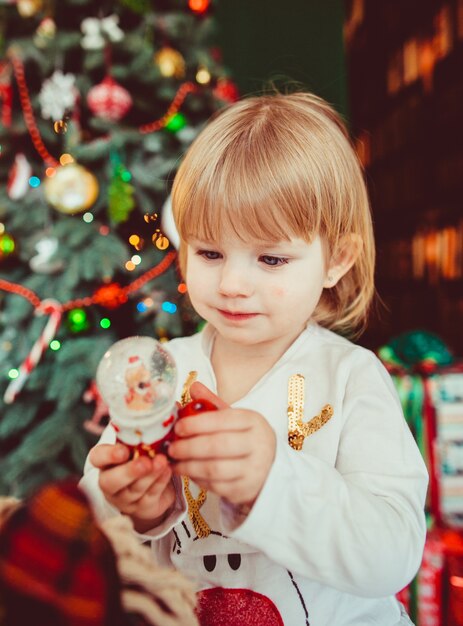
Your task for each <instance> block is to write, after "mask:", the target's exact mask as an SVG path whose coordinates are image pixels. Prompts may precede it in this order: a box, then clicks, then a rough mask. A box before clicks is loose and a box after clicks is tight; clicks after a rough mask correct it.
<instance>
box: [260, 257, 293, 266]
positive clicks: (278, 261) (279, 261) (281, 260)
mask: <svg viewBox="0 0 463 626" xmlns="http://www.w3.org/2000/svg"><path fill="white" fill-rule="evenodd" d="M259 260H260V261H262V263H264V264H265V265H270V266H271V267H276V266H278V265H284V264H285V263H287V262H288V259H287V258H285V257H281V256H270V255H269V254H264V255H263V256H261V257H260V259H259Z"/></svg>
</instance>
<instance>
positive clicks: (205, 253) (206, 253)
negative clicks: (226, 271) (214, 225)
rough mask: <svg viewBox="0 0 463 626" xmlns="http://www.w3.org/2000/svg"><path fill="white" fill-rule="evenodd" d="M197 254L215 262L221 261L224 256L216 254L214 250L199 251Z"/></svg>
mask: <svg viewBox="0 0 463 626" xmlns="http://www.w3.org/2000/svg"><path fill="white" fill-rule="evenodd" d="M196 254H197V255H199V256H202V257H204V258H205V259H208V260H209V261H215V260H216V259H220V258H221V256H222V255H221V254H220V252H214V250H198V252H197V253H196Z"/></svg>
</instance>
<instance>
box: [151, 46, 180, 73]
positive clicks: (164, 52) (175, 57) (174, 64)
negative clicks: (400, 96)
mask: <svg viewBox="0 0 463 626" xmlns="http://www.w3.org/2000/svg"><path fill="white" fill-rule="evenodd" d="M154 62H155V63H156V65H157V66H158V67H159V71H160V72H161V74H162V75H163V76H164V77H165V78H185V59H184V58H183V56H182V55H181V54H180V52H179V51H178V50H174V48H169V47H165V48H161V50H159V52H156V54H155V55H154Z"/></svg>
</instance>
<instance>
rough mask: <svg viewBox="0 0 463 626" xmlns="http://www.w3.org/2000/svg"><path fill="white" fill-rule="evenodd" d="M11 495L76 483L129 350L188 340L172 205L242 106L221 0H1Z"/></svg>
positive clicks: (2, 298) (1, 212)
mask: <svg viewBox="0 0 463 626" xmlns="http://www.w3.org/2000/svg"><path fill="white" fill-rule="evenodd" d="M0 5H1V6H0V29H1V30H0V46H1V48H0V144H1V153H0V176H1V177H2V178H3V180H4V182H5V184H4V185H2V188H1V190H0V458H1V461H0V492H1V493H10V494H13V495H17V496H23V495H27V494H28V493H30V492H31V491H33V490H34V489H36V488H37V487H38V486H39V485H40V484H42V483H44V482H47V481H49V480H52V479H55V478H59V477H61V476H65V475H67V474H69V473H80V472H81V470H82V467H83V462H84V459H85V456H86V454H87V452H88V449H89V447H90V446H91V445H93V444H94V443H95V442H96V441H97V437H98V433H99V432H101V430H102V428H103V425H104V421H105V415H106V410H105V407H104V405H102V403H101V400H100V399H99V395H98V390H97V389H96V387H95V383H94V377H95V371H96V367H97V365H98V363H99V360H100V358H101V357H102V355H103V353H104V352H105V351H106V350H107V348H108V347H109V346H110V345H111V344H112V343H114V342H115V341H117V340H118V339H121V338H123V337H127V336H130V335H135V334H137V335H150V336H154V337H157V338H159V339H161V340H162V339H165V338H170V337H172V336H177V335H183V334H190V333H192V332H194V331H195V330H196V329H197V327H198V324H200V322H201V321H200V320H199V319H197V318H196V317H195V314H194V312H193V311H192V310H191V309H190V308H188V305H187V303H186V298H185V297H184V293H185V290H186V288H185V285H184V284H183V283H182V282H181V277H180V276H179V275H178V272H177V268H176V262H175V261H176V253H175V246H174V245H173V244H175V236H176V235H175V231H174V230H173V229H172V226H171V214H170V212H169V192H170V187H171V183H172V180H173V177H174V175H175V171H176V167H177V164H178V162H179V159H180V158H181V156H182V154H183V153H184V151H185V150H186V148H187V147H188V145H189V143H190V142H191V141H192V140H193V139H194V137H195V135H196V134H197V133H198V132H199V130H200V129H201V127H202V125H204V124H205V123H206V121H207V119H208V118H209V117H210V116H211V114H212V113H214V112H215V111H216V110H218V109H219V108H220V107H222V106H224V104H226V103H227V102H230V101H233V100H234V99H236V97H237V92H236V88H235V86H234V84H233V83H232V82H231V81H230V79H228V78H227V76H226V73H225V71H224V69H223V67H222V66H221V61H220V54H219V52H218V49H217V48H216V47H214V34H215V32H214V31H215V22H214V16H213V7H212V6H211V1H210V0H189V1H188V0H108V1H106V2H105V3H96V2H93V0H59V1H56V0H3V1H1V0H0Z"/></svg>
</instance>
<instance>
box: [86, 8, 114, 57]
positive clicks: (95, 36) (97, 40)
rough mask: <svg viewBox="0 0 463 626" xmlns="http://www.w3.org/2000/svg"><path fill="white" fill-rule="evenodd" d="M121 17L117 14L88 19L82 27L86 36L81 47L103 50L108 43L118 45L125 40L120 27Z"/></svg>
mask: <svg viewBox="0 0 463 626" xmlns="http://www.w3.org/2000/svg"><path fill="white" fill-rule="evenodd" d="M118 24H119V16H118V15H116V14H115V13H114V14H113V15H108V16H107V17H103V18H102V19H99V18H97V17H87V18H85V19H84V20H83V22H82V24H81V25H80V29H81V31H82V33H83V35H84V37H83V39H82V41H81V42H80V45H81V46H82V48H84V49H85V50H101V49H102V48H104V46H105V45H106V42H107V41H110V42H112V43H117V42H118V41H122V39H124V31H123V30H121V29H120V28H119V26H118Z"/></svg>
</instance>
